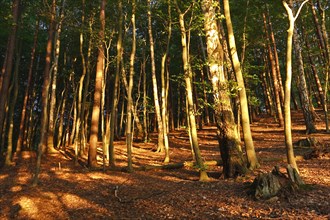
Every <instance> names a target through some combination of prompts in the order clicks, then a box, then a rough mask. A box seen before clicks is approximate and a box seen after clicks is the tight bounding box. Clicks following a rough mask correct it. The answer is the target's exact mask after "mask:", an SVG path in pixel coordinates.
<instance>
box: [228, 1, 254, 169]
mask: <svg viewBox="0 0 330 220" xmlns="http://www.w3.org/2000/svg"><path fill="white" fill-rule="evenodd" d="M223 3H224V12H225V17H226V24H227V30H228V38H229V47H230V54H231V58H232V61H233V65H234V70H235V74H236V79H237V84H238V86H239V88H240V90H239V100H240V110H241V116H242V129H243V138H244V143H245V148H246V156H247V161H248V168H249V169H251V170H253V169H255V168H257V167H259V166H260V165H259V162H258V159H257V156H256V152H255V149H254V144H253V138H252V134H251V127H250V120H249V117H250V116H249V108H248V102H247V96H246V90H245V85H244V79H243V74H242V71H241V66H240V62H239V59H238V55H237V51H236V43H235V37H234V31H233V26H232V22H231V16H230V7H229V1H228V0H224V1H223Z"/></svg>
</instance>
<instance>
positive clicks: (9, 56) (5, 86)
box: [0, 0, 21, 149]
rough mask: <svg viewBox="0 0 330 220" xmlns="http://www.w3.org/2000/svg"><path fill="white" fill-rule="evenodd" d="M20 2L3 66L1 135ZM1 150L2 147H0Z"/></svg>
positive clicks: (14, 7)
mask: <svg viewBox="0 0 330 220" xmlns="http://www.w3.org/2000/svg"><path fill="white" fill-rule="evenodd" d="M20 4H21V1H20V0H13V4H12V10H13V20H12V28H11V33H10V35H9V40H8V41H9V42H8V48H7V54H6V58H5V63H4V64H3V70H4V73H3V76H2V79H1V81H2V82H1V84H0V133H1V134H2V133H3V125H4V120H5V114H6V111H5V108H6V103H7V99H8V89H9V85H10V79H11V75H12V68H13V58H14V53H15V42H16V35H17V28H18V18H19V11H20ZM0 149H1V146H0Z"/></svg>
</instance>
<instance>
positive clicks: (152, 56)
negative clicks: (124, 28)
mask: <svg viewBox="0 0 330 220" xmlns="http://www.w3.org/2000/svg"><path fill="white" fill-rule="evenodd" d="M147 3H148V33H149V41H150V59H151V75H152V87H153V95H154V104H155V111H156V118H157V125H158V127H157V129H158V149H157V151H158V152H163V151H164V149H165V146H164V130H163V129H164V127H163V122H162V115H161V112H160V105H159V98H158V86H157V77H156V64H155V52H154V51H155V49H154V38H153V34H152V20H151V0H148V1H147Z"/></svg>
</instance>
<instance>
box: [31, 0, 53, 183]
mask: <svg viewBox="0 0 330 220" xmlns="http://www.w3.org/2000/svg"><path fill="white" fill-rule="evenodd" d="M51 10H52V11H51V12H50V14H51V17H50V21H49V30H48V41H47V47H46V63H45V69H44V75H43V80H44V81H43V85H42V94H41V101H42V111H41V122H40V132H41V135H40V141H39V144H38V156H37V166H36V171H35V175H34V179H33V185H37V184H38V177H39V173H40V166H41V156H42V154H43V151H44V150H45V149H46V145H47V127H48V126H47V125H48V91H49V84H50V79H49V75H50V74H49V73H50V67H51V58H52V48H53V39H54V31H55V15H56V0H53V1H52V9H51Z"/></svg>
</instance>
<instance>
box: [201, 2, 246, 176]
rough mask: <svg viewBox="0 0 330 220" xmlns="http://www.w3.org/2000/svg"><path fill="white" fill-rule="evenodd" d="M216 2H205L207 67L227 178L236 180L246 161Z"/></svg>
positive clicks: (203, 6) (203, 3) (203, 5)
mask: <svg viewBox="0 0 330 220" xmlns="http://www.w3.org/2000/svg"><path fill="white" fill-rule="evenodd" d="M217 4H218V3H217V2H216V1H214V0H203V1H202V10H203V13H204V18H205V20H204V29H205V33H206V45H207V54H208V63H209V68H210V74H211V79H212V87H213V94H214V102H215V117H216V122H217V127H218V140H219V146H220V152H221V158H222V161H223V173H224V177H225V178H231V177H235V176H236V175H239V174H241V173H242V172H244V171H245V169H244V168H245V166H244V163H243V158H242V155H241V153H240V152H239V147H240V146H239V145H240V144H239V143H240V141H239V139H238V131H237V128H236V126H237V125H236V123H235V119H234V114H233V111H232V108H231V101H230V97H229V95H228V82H227V80H226V77H225V74H224V63H223V60H224V59H223V56H224V54H223V49H222V45H221V43H220V39H219V31H218V27H217V23H216V19H215V17H216V6H217Z"/></svg>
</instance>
